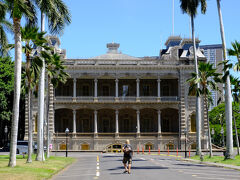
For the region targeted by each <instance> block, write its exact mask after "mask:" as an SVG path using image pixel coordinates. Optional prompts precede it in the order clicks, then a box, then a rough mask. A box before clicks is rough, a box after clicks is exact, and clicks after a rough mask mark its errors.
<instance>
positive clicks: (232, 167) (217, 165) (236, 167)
mask: <svg viewBox="0 0 240 180" xmlns="http://www.w3.org/2000/svg"><path fill="white" fill-rule="evenodd" d="M181 161H189V162H195V163H199V164H205V165H209V166H216V167H223V168H229V169H235V170H239V171H240V166H233V165H229V164H221V163H212V162H205V161H199V160H194V159H184V158H182V159H181Z"/></svg>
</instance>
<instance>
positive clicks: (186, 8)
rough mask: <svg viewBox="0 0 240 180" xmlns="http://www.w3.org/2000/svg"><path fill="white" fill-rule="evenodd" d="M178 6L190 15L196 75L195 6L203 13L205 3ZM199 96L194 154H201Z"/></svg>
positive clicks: (189, 0) (194, 0)
mask: <svg viewBox="0 0 240 180" xmlns="http://www.w3.org/2000/svg"><path fill="white" fill-rule="evenodd" d="M180 3H181V5H180V7H181V9H182V11H183V13H187V14H188V15H189V16H190V17H191V27H192V40H193V54H194V65H195V72H196V75H197V77H198V76H199V74H198V61H197V55H196V40H195V27H194V18H195V17H196V15H197V8H198V6H199V4H201V12H202V13H203V14H205V12H206V7H207V3H206V0H180ZM197 88H198V89H199V88H200V85H199V83H197ZM200 101H201V100H200V96H197V97H196V129H197V134H196V138H197V149H196V154H197V155H201V154H202V153H201V102H200Z"/></svg>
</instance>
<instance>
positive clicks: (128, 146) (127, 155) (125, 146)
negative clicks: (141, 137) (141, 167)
mask: <svg viewBox="0 0 240 180" xmlns="http://www.w3.org/2000/svg"><path fill="white" fill-rule="evenodd" d="M123 148H124V149H126V148H128V149H129V151H124V157H127V158H132V155H133V149H132V146H131V145H130V144H125V145H124V146H123Z"/></svg>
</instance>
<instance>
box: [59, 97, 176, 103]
mask: <svg viewBox="0 0 240 180" xmlns="http://www.w3.org/2000/svg"><path fill="white" fill-rule="evenodd" d="M94 99H95V98H94V97H93V96H77V97H76V98H74V97H72V96H55V101H56V102H72V101H77V102H86V101H87V102H93V101H94ZM137 99H138V98H137V97H135V96H125V97H123V96H120V97H118V98H116V97H114V96H98V97H97V100H98V102H115V101H116V100H118V101H120V102H136V100H137ZM139 100H140V101H141V102H157V101H159V100H160V102H168V101H171V102H177V101H179V97H177V96H161V97H160V98H158V97H156V96H140V97H139Z"/></svg>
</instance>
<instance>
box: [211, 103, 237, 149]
mask: <svg viewBox="0 0 240 180" xmlns="http://www.w3.org/2000/svg"><path fill="white" fill-rule="evenodd" d="M233 109H234V112H237V111H239V105H238V104H234V103H233ZM235 119H236V127H237V128H238V129H239V128H240V113H235ZM209 121H210V127H211V129H212V128H213V129H214V132H215V133H214V135H213V139H214V142H215V144H216V145H218V146H222V144H223V143H222V141H223V138H226V123H225V121H226V118H225V104H224V103H221V104H219V105H218V106H216V107H214V108H213V109H212V110H211V111H210V112H209ZM222 127H223V129H224V137H222V134H221V128H222ZM233 135H236V131H235V130H234V131H233ZM234 145H236V142H235V143H234Z"/></svg>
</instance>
